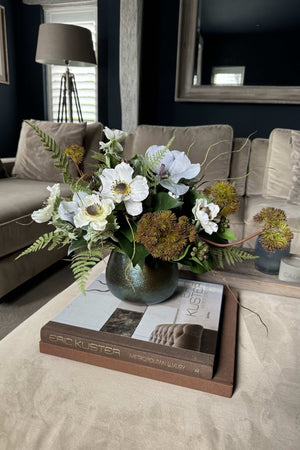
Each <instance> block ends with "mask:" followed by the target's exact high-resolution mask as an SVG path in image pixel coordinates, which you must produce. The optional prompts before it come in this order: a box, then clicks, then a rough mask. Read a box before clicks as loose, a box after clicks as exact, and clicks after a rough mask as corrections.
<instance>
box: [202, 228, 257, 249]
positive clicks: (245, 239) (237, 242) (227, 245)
mask: <svg viewBox="0 0 300 450" xmlns="http://www.w3.org/2000/svg"><path fill="white" fill-rule="evenodd" d="M262 231H263V230H260V231H257V232H256V233H254V234H252V235H251V236H248V237H246V238H244V239H241V240H240V241H235V242H231V243H228V244H219V243H218V242H213V241H210V240H208V239H205V238H204V237H201V236H200V239H201V240H202V241H204V242H206V243H207V244H211V245H215V246H216V247H233V246H235V245H239V244H242V243H243V242H246V241H249V240H250V239H252V238H254V237H255V236H258V235H259V234H261V233H262Z"/></svg>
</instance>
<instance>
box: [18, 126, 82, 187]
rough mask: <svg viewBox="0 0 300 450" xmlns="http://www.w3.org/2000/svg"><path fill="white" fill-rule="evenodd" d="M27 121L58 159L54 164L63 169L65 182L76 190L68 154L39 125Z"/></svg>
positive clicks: (54, 157) (53, 156)
mask: <svg viewBox="0 0 300 450" xmlns="http://www.w3.org/2000/svg"><path fill="white" fill-rule="evenodd" d="M25 122H26V123H27V124H28V125H29V126H30V127H31V128H33V129H34V131H35V132H36V133H37V135H38V136H39V138H40V139H41V142H42V144H43V146H44V147H45V149H46V150H47V151H48V152H51V153H52V155H51V158H53V159H56V160H57V162H56V163H55V164H54V166H55V167H57V168H58V169H60V170H61V172H62V176H63V180H64V182H65V183H67V184H69V186H70V189H71V190H72V192H76V187H77V185H76V182H75V181H74V180H73V178H72V176H71V174H70V170H69V159H68V157H67V156H66V154H65V153H64V150H63V149H61V148H60V147H59V146H58V144H57V143H56V142H55V140H54V139H53V138H52V137H51V136H48V135H47V134H46V133H45V132H44V131H43V130H41V129H40V128H39V127H38V126H36V125H34V124H33V123H31V122H29V121H28V120H25Z"/></svg>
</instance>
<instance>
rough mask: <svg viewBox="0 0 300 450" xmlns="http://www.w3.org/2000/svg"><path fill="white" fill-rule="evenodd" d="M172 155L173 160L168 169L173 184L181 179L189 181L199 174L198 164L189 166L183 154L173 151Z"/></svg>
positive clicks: (187, 159) (189, 163)
mask: <svg viewBox="0 0 300 450" xmlns="http://www.w3.org/2000/svg"><path fill="white" fill-rule="evenodd" d="M172 153H173V154H174V156H175V159H174V161H173V163H172V165H171V166H170V167H169V173H170V176H171V177H172V179H173V181H174V183H178V181H179V180H180V179H181V178H186V179H188V180H190V179H191V178H194V177H195V176H197V175H198V173H199V172H200V164H191V161H190V160H189V158H188V157H187V156H186V154H185V153H183V152H178V151H177V150H174V151H173V152H172Z"/></svg>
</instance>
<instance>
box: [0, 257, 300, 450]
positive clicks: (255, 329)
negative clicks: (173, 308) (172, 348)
mask: <svg viewBox="0 0 300 450" xmlns="http://www.w3.org/2000/svg"><path fill="white" fill-rule="evenodd" d="M103 269H104V263H103V262H102V263H100V264H98V265H97V266H96V267H95V268H94V269H93V272H92V275H91V277H90V280H92V279H94V278H95V277H96V276H97V275H98V274H99V273H100V272H101V271H102V270H103ZM78 293H79V290H78V287H77V286H76V284H73V285H71V286H70V287H69V288H68V289H66V290H65V291H63V292H62V293H60V294H59V295H57V296H56V297H55V298H54V299H53V300H51V301H50V302H49V303H48V304H46V305H45V306H44V307H43V308H41V309H40V310H39V311H37V312H36V313H35V314H34V315H32V316H31V317H30V318H28V319H27V320H26V321H25V322H23V323H22V324H21V325H20V326H19V327H18V328H16V329H15V330H14V331H13V332H12V333H10V334H9V335H8V336H6V338H4V339H3V340H2V341H1V342H0V449H1V450H19V449H20V450H48V449H49V450H79V449H80V450H94V449H95V450H96V449H97V450H140V449H142V450H150V449H151V450H153V449H154V450H156V449H163V450H164V449H169V448H172V449H175V450H177V449H178V450H179V449H180V450H181V449H187V450H194V449H195V450H206V449H208V450H213V449H216V450H222V449H224V450H235V449H236V450H243V449H247V450H248V449H256V450H259V449H263V450H268V449H270V450H271V449H272V450H277V449H278V450H283V449H285V450H286V449H295V450H296V449H299V446H300V430H299V422H300V371H299V367H300V364H299V355H300V332H299V330H300V300H299V299H294V298H288V297H279V296H275V295H268V294H260V293H257V292H250V291H242V292H241V293H240V300H241V303H242V304H243V305H245V306H247V307H248V308H252V309H254V310H256V311H257V312H258V313H259V314H260V315H261V317H262V318H263V320H264V321H265V322H266V324H267V326H268V328H269V334H268V336H267V335H266V331H265V329H264V327H263V326H262V325H261V324H260V322H259V320H258V318H257V317H256V316H255V315H254V314H252V313H251V312H249V311H247V310H244V309H242V308H240V314H239V332H238V346H237V369H236V388H235V391H234V394H233V397H232V398H229V399H228V398H224V397H219V396H216V395H212V394H207V393H203V392H200V391H195V390H191V389H187V388H183V387H180V386H174V385H171V384H167V383H163V382H159V381H154V380H151V379H146V378H140V377H137V376H133V375H129V374H124V373H120V372H117V371H112V370H108V369H103V368H100V367H95V366H90V365H87V364H83V363H78V362H75V361H70V360H66V359H62V358H58V357H55V356H49V355H45V354H41V353H39V333H40V328H41V327H42V326H43V325H44V324H45V323H46V322H47V321H48V320H50V319H52V318H53V316H54V315H55V314H57V313H58V312H59V311H60V310H61V309H63V307H64V306H65V305H66V304H67V303H69V302H70V301H71V300H72V299H73V298H74V297H75V296H76V295H77V294H78Z"/></svg>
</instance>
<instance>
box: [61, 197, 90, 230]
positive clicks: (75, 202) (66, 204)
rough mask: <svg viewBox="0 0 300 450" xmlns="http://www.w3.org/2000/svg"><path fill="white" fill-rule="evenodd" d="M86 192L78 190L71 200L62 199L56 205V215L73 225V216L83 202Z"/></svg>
mask: <svg viewBox="0 0 300 450" xmlns="http://www.w3.org/2000/svg"><path fill="white" fill-rule="evenodd" d="M88 195H90V194H88V193H87V192H83V191H78V192H75V194H74V195H73V198H72V201H68V200H63V201H62V202H60V204H59V207H58V215H59V217H60V219H61V220H66V221H67V222H71V223H72V224H73V225H74V217H75V215H76V214H77V213H78V210H79V208H80V206H81V205H82V204H83V200H84V198H85V197H87V196H88Z"/></svg>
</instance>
